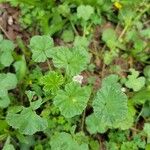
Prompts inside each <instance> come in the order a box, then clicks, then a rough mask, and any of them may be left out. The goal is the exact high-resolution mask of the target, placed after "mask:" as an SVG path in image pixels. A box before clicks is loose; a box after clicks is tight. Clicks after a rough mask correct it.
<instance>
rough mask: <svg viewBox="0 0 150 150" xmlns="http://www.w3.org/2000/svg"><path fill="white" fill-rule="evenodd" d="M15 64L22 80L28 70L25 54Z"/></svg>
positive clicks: (18, 77)
mask: <svg viewBox="0 0 150 150" xmlns="http://www.w3.org/2000/svg"><path fill="white" fill-rule="evenodd" d="M13 66H14V68H15V71H16V75H17V79H18V80H19V81H20V82H21V81H22V80H23V78H24V77H25V75H26V72H27V65H26V61H25V58H24V56H22V57H21V60H19V61H16V62H15V63H14V64H13Z"/></svg>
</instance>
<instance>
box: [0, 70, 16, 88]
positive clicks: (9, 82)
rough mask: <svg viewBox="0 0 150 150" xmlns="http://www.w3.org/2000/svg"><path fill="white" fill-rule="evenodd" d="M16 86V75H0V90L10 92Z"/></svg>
mask: <svg viewBox="0 0 150 150" xmlns="http://www.w3.org/2000/svg"><path fill="white" fill-rule="evenodd" d="M16 85H17V78H16V75H15V74H13V73H7V74H4V73H1V74H0V87H1V89H5V90H11V89H14V88H15V87H16Z"/></svg>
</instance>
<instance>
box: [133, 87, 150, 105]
mask: <svg viewBox="0 0 150 150" xmlns="http://www.w3.org/2000/svg"><path fill="white" fill-rule="evenodd" d="M132 101H133V103H134V104H140V105H141V104H144V103H145V102H146V101H150V89H148V88H144V89H142V90H140V91H138V92H137V93H135V94H134V95H133V97H132Z"/></svg>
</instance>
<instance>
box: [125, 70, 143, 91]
mask: <svg viewBox="0 0 150 150" xmlns="http://www.w3.org/2000/svg"><path fill="white" fill-rule="evenodd" d="M130 72H131V75H128V77H127V78H128V79H127V81H126V82H125V85H126V87H128V88H130V89H133V90H134V91H139V90H140V89H141V88H142V87H144V85H145V78H144V77H138V76H139V72H138V71H136V70H134V69H130Z"/></svg>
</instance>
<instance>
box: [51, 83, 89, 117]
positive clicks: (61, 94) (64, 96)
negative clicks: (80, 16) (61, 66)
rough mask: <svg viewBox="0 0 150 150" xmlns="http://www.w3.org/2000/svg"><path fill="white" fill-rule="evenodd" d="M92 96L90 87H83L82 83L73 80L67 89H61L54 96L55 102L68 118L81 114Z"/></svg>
mask: <svg viewBox="0 0 150 150" xmlns="http://www.w3.org/2000/svg"><path fill="white" fill-rule="evenodd" d="M89 97H90V88H89V87H81V85H80V84H78V83H75V82H71V83H68V84H67V85H66V86H65V90H59V91H58V92H57V95H56V96H55V98H54V104H55V106H57V107H58V108H59V110H60V112H61V114H62V115H63V116H64V117H66V118H71V117H74V116H76V115H80V114H81V113H82V112H83V111H84V109H85V108H86V106H87V102H88V100H89Z"/></svg>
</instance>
